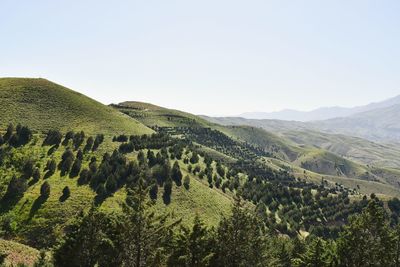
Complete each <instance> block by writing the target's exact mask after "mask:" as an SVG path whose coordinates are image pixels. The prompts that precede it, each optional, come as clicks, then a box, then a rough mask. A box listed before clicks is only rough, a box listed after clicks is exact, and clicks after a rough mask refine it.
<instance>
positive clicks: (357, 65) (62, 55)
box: [0, 0, 400, 115]
mask: <svg viewBox="0 0 400 267" xmlns="http://www.w3.org/2000/svg"><path fill="white" fill-rule="evenodd" d="M399 14H400V1H385V0H376V1H367V0H359V1H351V0H343V1H340V0H335V1H333V0H331V1H328V0H327V1H323V0H316V1H300V0H293V1H285V0H276V1H266V0H264V1H252V0H242V1H234V0H214V1H209V0H201V1H190V0H182V1H172V0H171V1H165V0H160V1H153V0H146V1H99V0H96V1H85V0H80V1H74V0H69V1H61V0H57V1H54V0H52V1H51V0H48V1H44V0H35V1H32V0H25V1H24V0H19V1H15V0H0V76H24V77H43V78H47V79H50V80H53V81H55V82H58V83H60V84H63V85H65V86H67V87H70V88H72V89H74V90H77V91H79V92H82V93H84V94H87V95H89V96H91V97H93V98H95V99H97V100H99V101H101V102H103V103H106V104H109V103H111V102H114V103H115V102H120V101H124V100H141V101H147V102H152V103H155V104H159V105H163V106H166V107H171V108H177V109H182V110H186V111H189V112H192V113H196V114H200V113H201V114H207V115H235V114H240V113H242V112H245V111H274V110H279V109H283V108H293V109H300V110H309V109H313V108H316V107H320V106H333V105H341V106H353V105H360V104H364V103H368V102H371V101H378V100H383V99H385V98H388V97H391V96H394V95H397V94H400V15H399Z"/></svg>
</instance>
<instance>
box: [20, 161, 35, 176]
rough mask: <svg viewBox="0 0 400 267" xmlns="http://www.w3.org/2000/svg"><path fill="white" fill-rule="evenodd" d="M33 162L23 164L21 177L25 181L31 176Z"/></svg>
mask: <svg viewBox="0 0 400 267" xmlns="http://www.w3.org/2000/svg"><path fill="white" fill-rule="evenodd" d="M34 164H35V163H34V162H33V161H32V160H27V161H26V162H25V164H24V167H23V169H22V172H23V176H24V178H25V179H29V178H31V177H32V175H33V170H34V168H35V167H34Z"/></svg>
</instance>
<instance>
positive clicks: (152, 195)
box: [149, 181, 158, 200]
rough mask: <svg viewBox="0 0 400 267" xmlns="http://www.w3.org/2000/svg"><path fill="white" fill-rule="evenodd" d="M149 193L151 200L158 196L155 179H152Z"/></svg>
mask: <svg viewBox="0 0 400 267" xmlns="http://www.w3.org/2000/svg"><path fill="white" fill-rule="evenodd" d="M149 194H150V198H151V199H153V200H156V199H157V196H158V185H157V182H156V181H154V182H153V183H152V185H151V186H150V190H149Z"/></svg>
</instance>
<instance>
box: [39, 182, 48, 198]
mask: <svg viewBox="0 0 400 267" xmlns="http://www.w3.org/2000/svg"><path fill="white" fill-rule="evenodd" d="M40 196H41V197H42V198H44V199H47V198H48V197H49V196H50V185H49V183H48V182H47V181H45V182H44V183H43V184H42V186H41V187H40Z"/></svg>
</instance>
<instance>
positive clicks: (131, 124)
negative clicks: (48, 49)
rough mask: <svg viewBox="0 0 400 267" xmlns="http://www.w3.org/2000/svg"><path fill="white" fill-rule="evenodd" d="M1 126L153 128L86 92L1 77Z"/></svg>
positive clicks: (142, 130)
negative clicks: (11, 124) (89, 95)
mask: <svg viewBox="0 0 400 267" xmlns="http://www.w3.org/2000/svg"><path fill="white" fill-rule="evenodd" d="M0 103H1V105H0V112H1V114H2V115H1V117H0V129H5V128H6V127H7V125H8V124H9V123H14V124H18V123H21V124H23V125H26V126H28V127H30V128H31V129H32V130H34V131H38V132H46V131H48V130H49V129H57V130H61V131H68V130H71V129H76V130H83V131H85V132H87V133H92V134H95V133H103V134H108V135H110V134H111V135H113V134H118V133H126V134H146V133H151V132H152V131H151V130H150V129H149V128H147V127H146V126H144V125H143V124H141V123H139V122H138V121H136V120H134V119H132V118H129V117H128V116H126V115H123V114H122V113H120V112H117V111H116V110H114V109H112V108H110V107H108V106H105V105H103V104H101V103H99V102H97V101H95V100H93V99H91V98H89V97H87V96H85V95H82V94H80V93H78V92H75V91H73V90H71V89H68V88H66V87H63V86H61V85H58V84H56V83H53V82H50V81H48V80H45V79H31V78H0Z"/></svg>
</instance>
